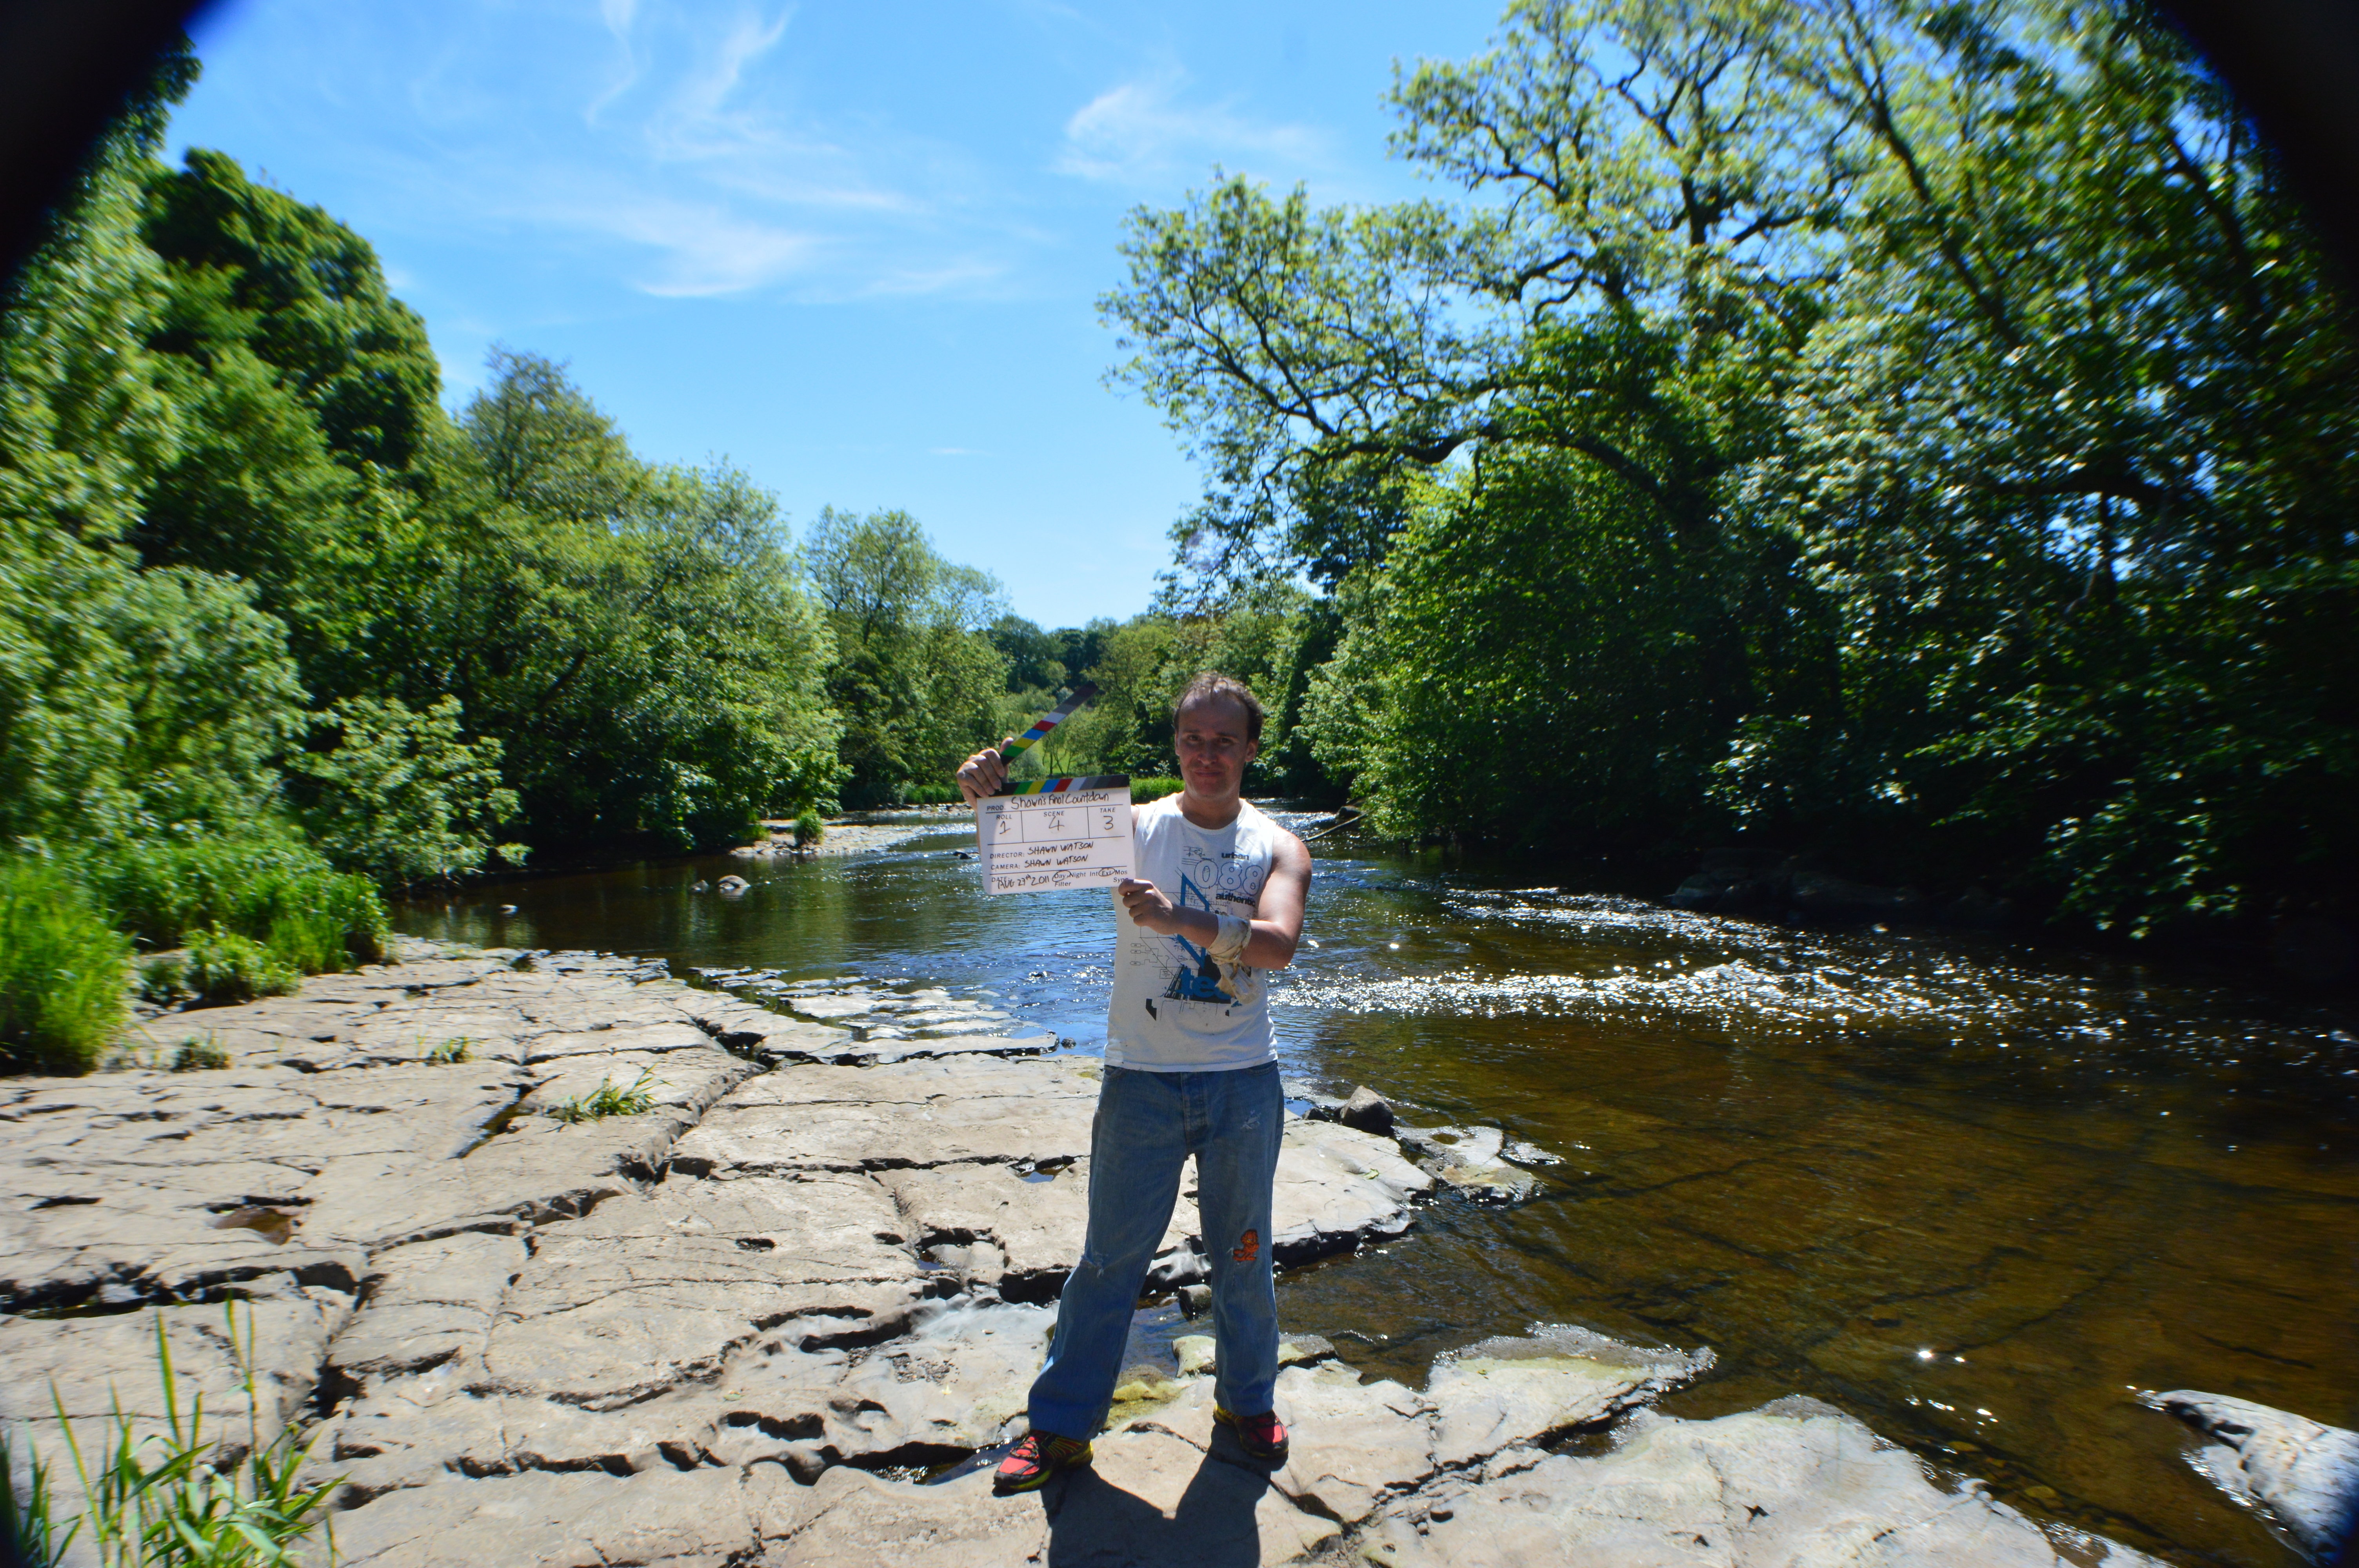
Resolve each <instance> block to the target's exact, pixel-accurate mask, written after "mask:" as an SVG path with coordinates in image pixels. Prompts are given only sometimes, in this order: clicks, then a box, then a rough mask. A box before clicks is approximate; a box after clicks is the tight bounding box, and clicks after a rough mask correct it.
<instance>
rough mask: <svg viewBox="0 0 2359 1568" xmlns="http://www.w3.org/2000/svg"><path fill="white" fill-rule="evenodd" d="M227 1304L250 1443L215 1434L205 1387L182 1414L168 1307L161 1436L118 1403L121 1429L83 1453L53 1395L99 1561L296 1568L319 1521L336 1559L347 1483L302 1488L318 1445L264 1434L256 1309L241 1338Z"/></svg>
mask: <svg viewBox="0 0 2359 1568" xmlns="http://www.w3.org/2000/svg"><path fill="white" fill-rule="evenodd" d="M224 1311H225V1312H226V1314H227V1316H228V1321H229V1343H230V1345H231V1347H232V1348H233V1350H234V1351H235V1352H236V1354H237V1356H238V1359H239V1363H240V1366H241V1368H242V1369H243V1370H244V1372H245V1397H246V1410H247V1431H246V1435H245V1443H244V1444H234V1443H232V1442H230V1441H228V1440H225V1439H223V1438H219V1437H208V1436H207V1435H206V1433H205V1430H204V1413H205V1411H204V1398H203V1396H202V1395H199V1396H197V1399H196V1400H195V1401H194V1402H193V1403H192V1404H191V1405H190V1408H189V1410H188V1412H187V1414H186V1415H185V1416H184V1415H183V1414H182V1413H181V1409H180V1390H179V1385H178V1383H177V1382H176V1381H175V1380H174V1379H173V1376H172V1347H171V1344H170V1342H169V1341H168V1339H167V1338H166V1337H165V1333H164V1319H163V1316H162V1314H158V1315H157V1318H156V1362H157V1375H158V1378H159V1379H161V1380H162V1383H163V1389H164V1410H165V1430H164V1431H163V1432H161V1433H151V1434H149V1435H148V1436H147V1437H144V1438H136V1439H135V1438H134V1437H133V1435H132V1431H133V1426H132V1418H131V1417H130V1416H129V1415H128V1414H126V1413H125V1411H124V1410H123V1408H122V1405H121V1403H120V1402H119V1401H118V1402H117V1404H116V1406H115V1411H114V1421H113V1422H112V1426H113V1430H112V1431H111V1432H110V1433H108V1434H107V1438H106V1441H105V1443H104V1444H103V1446H101V1447H100V1448H98V1449H97V1450H96V1451H95V1452H94V1453H93V1454H92V1456H91V1459H90V1460H85V1458H84V1455H83V1452H82V1442H81V1439H80V1438H79V1437H78V1436H77V1435H76V1433H75V1432H74V1428H73V1422H71V1420H70V1419H68V1417H67V1415H66V1412H65V1406H64V1404H63V1403H62V1401H60V1400H58V1399H57V1397H56V1390H54V1389H52V1390H51V1403H52V1404H53V1405H55V1406H56V1408H57V1412H58V1424H59V1426H60V1428H61V1429H62V1430H63V1432H64V1433H65V1437H66V1443H67V1445H68V1447H69V1449H70V1451H71V1454H72V1455H73V1462H74V1469H75V1471H76V1473H77V1474H79V1475H80V1476H81V1477H82V1492H83V1495H84V1497H85V1498H86V1499H87V1511H86V1512H85V1513H84V1514H83V1516H82V1522H83V1523H87V1524H88V1525H90V1527H91V1545H92V1548H94V1549H95V1551H96V1552H97V1555H98V1561H99V1563H100V1564H101V1565H102V1568H183V1565H185V1568H292V1565H293V1564H295V1563H299V1562H302V1561H305V1560H307V1558H308V1554H301V1555H299V1548H301V1547H302V1546H303V1544H304V1543H305V1542H306V1541H308V1540H309V1539H310V1536H311V1535H312V1534H313V1533H314V1532H315V1531H318V1530H321V1529H322V1527H326V1528H327V1530H328V1532H329V1535H330V1552H331V1555H332V1552H333V1527H332V1525H330V1524H329V1522H328V1501H329V1498H332V1496H333V1495H334V1493H335V1491H336V1488H337V1487H340V1486H342V1477H341V1476H337V1477H331V1478H329V1479H325V1480H321V1481H317V1482H314V1483H313V1484H311V1485H310V1486H309V1487H304V1486H299V1485H298V1483H297V1476H299V1474H300V1472H301V1471H302V1470H303V1467H304V1465H306V1463H307V1462H308V1461H309V1460H310V1453H311V1444H310V1440H306V1439H299V1438H298V1436H297V1435H296V1433H295V1431H294V1429H293V1428H292V1427H287V1428H283V1429H281V1430H280V1431H279V1432H278V1433H277V1435H276V1436H274V1437H273V1438H272V1439H271V1440H270V1441H269V1442H267V1443H265V1442H263V1441H262V1433H261V1415H260V1411H261V1406H262V1399H263V1395H262V1390H261V1388H260V1386H259V1379H258V1376H257V1374H256V1371H255V1357H254V1318H253V1314H252V1312H251V1310H250V1309H249V1311H248V1313H247V1316H246V1322H245V1337H244V1339H243V1341H241V1340H240V1337H239V1334H238V1322H237V1306H236V1303H234V1302H233V1303H229V1305H228V1306H227V1307H226V1308H225V1309H224ZM241 1447H242V1448H243V1450H244V1452H243V1453H242V1454H241V1453H240V1452H239V1450H240V1448H241ZM93 1461H94V1464H95V1468H94V1469H93V1467H92V1462H93Z"/></svg>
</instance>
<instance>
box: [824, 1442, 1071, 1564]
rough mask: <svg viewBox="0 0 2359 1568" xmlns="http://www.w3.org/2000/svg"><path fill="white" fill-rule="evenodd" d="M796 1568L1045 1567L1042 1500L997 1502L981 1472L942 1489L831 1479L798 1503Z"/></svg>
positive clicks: (848, 1472)
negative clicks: (887, 1566)
mask: <svg viewBox="0 0 2359 1568" xmlns="http://www.w3.org/2000/svg"><path fill="white" fill-rule="evenodd" d="M795 1500H796V1501H797V1502H798V1503H799V1505H800V1507H799V1513H798V1515H797V1518H796V1520H795V1523H794V1526H793V1542H792V1546H793V1554H792V1555H791V1556H786V1557H781V1558H779V1559H778V1560H777V1561H778V1562H779V1563H781V1564H784V1563H791V1564H793V1568H874V1565H875V1564H878V1563H895V1564H908V1565H909V1568H918V1565H919V1564H924V1565H925V1568H1031V1565H1033V1564H1037V1563H1041V1562H1043V1561H1047V1560H1048V1551H1049V1521H1048V1519H1047V1517H1046V1514H1045V1512H1044V1504H1045V1502H1046V1499H1045V1498H1037V1497H1035V1498H995V1497H994V1496H992V1495H991V1479H990V1477H989V1476H988V1475H986V1474H984V1472H982V1471H980V1470H978V1471H977V1472H975V1473H974V1474H972V1475H967V1476H959V1477H957V1478H956V1479H954V1480H951V1481H946V1482H944V1483H942V1484H940V1485H938V1486H929V1487H920V1486H912V1485H910V1484H909V1483H908V1482H906V1481H888V1480H886V1479H885V1478H884V1477H883V1476H872V1475H869V1474H867V1473H865V1472H864V1471H860V1470H853V1469H848V1468H842V1467H839V1468H836V1469H832V1470H829V1471H827V1472H826V1473H825V1474H824V1475H822V1476H820V1477H819V1479H818V1480H817V1481H816V1482H815V1483H813V1484H812V1486H811V1487H810V1490H809V1491H808V1492H806V1493H804V1494H803V1495H802V1496H801V1497H800V1498H797V1499H795Z"/></svg>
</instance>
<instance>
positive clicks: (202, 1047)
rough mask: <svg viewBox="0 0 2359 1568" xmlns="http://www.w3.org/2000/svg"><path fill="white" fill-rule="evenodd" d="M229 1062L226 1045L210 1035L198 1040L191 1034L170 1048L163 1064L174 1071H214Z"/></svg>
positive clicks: (234, 998)
mask: <svg viewBox="0 0 2359 1568" xmlns="http://www.w3.org/2000/svg"><path fill="white" fill-rule="evenodd" d="M223 1000H245V999H244V998H239V997H234V996H231V997H224V998H223ZM229 1064H230V1055H229V1051H228V1048H227V1047H225V1046H223V1044H221V1043H220V1042H219V1041H217V1040H214V1039H212V1038H211V1037H207V1038H205V1039H202V1040H200V1039H198V1038H197V1037H196V1036H195V1035H193V1034H192V1035H190V1037H189V1038H188V1039H186V1040H183V1041H181V1042H180V1043H179V1044H178V1045H176V1046H174V1047H173V1048H172V1056H171V1060H170V1061H168V1063H166V1064H165V1066H166V1070H167V1071H169V1072H174V1073H215V1072H219V1071H220V1070H221V1069H223V1067H226V1066H228V1065H229Z"/></svg>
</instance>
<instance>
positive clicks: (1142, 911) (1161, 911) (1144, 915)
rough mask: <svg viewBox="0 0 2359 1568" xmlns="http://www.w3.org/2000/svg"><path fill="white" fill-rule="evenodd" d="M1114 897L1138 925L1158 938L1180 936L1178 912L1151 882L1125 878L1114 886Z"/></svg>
mask: <svg viewBox="0 0 2359 1568" xmlns="http://www.w3.org/2000/svg"><path fill="white" fill-rule="evenodd" d="M1114 897H1116V898H1118V899H1120V900H1122V906H1123V908H1124V909H1125V910H1127V911H1129V912H1130V918H1131V919H1132V921H1133V922H1135V923H1136V924H1137V925H1140V926H1143V927H1144V928H1146V929H1147V930H1149V931H1152V932H1154V933H1155V934H1156V935H1158V936H1177V935H1180V911H1179V910H1178V908H1177V907H1175V906H1174V905H1173V904H1172V903H1171V901H1170V900H1169V899H1168V898H1166V897H1164V896H1163V890H1162V889H1161V888H1158V887H1157V886H1156V885H1155V884H1154V883H1153V882H1148V881H1140V880H1139V879H1138V878H1136V877H1130V878H1127V879H1125V880H1124V881H1120V882H1117V883H1115V884H1114Z"/></svg>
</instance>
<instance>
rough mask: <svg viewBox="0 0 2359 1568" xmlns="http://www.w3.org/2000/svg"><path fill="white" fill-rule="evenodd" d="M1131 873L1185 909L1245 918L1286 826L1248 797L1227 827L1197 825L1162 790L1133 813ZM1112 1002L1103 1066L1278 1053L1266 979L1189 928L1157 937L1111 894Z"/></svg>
mask: <svg viewBox="0 0 2359 1568" xmlns="http://www.w3.org/2000/svg"><path fill="white" fill-rule="evenodd" d="M1132 823H1133V833H1134V837H1135V838H1136V845H1137V868H1138V869H1137V875H1138V876H1140V877H1142V878H1144V879H1145V880H1146V881H1151V882H1153V883H1154V884H1155V885H1156V886H1157V887H1158V888H1160V889H1161V890H1162V891H1163V894H1164V896H1165V897H1167V898H1169V900H1170V901H1171V902H1172V903H1175V904H1177V905H1179V906H1180V908H1182V909H1208V910H1211V911H1212V912H1213V913H1215V914H1234V915H1236V916H1237V917H1239V918H1240V919H1244V920H1251V919H1252V918H1253V917H1254V914H1255V913H1256V911H1257V910H1258V909H1259V908H1260V906H1261V890H1262V887H1263V885H1264V884H1265V883H1266V882H1267V881H1269V871H1270V867H1271V866H1272V865H1273V864H1274V863H1275V862H1276V860H1277V846H1278V843H1279V840H1280V836H1281V835H1282V834H1284V832H1285V831H1286V830H1285V829H1284V828H1282V827H1278V825H1277V823H1275V822H1272V821H1271V820H1270V819H1269V818H1268V816H1266V815H1264V814H1263V813H1262V812H1261V811H1260V810H1258V809H1257V808H1256V807H1255V806H1253V805H1252V804H1251V803H1250V802H1244V801H1240V802H1239V803H1238V809H1237V816H1236V820H1235V821H1234V822H1232V823H1230V824H1229V825H1228V826H1227V827H1197V826H1196V825H1195V824H1194V823H1192V822H1190V821H1189V820H1188V819H1187V818H1186V817H1185V816H1181V815H1180V797H1179V796H1178V795H1166V796H1165V797H1164V798H1163V799H1161V800H1158V801H1153V802H1150V803H1148V804H1147V805H1146V806H1140V807H1139V808H1138V809H1137V810H1136V812H1135V813H1134V814H1133V816H1132ZM1105 1059H1106V1065H1108V1066H1113V1067H1133V1068H1137V1069H1139V1070H1141V1071H1144V1072H1149V1073H1204V1072H1220V1071H1223V1070H1226V1069H1229V1068H1234V1067H1258V1066H1260V1065H1262V1064H1263V1063H1265V1062H1274V1061H1276V1060H1277V1046H1276V1044H1275V1042H1274V1037H1273V1036H1272V1034H1271V1032H1270V1026H1269V980H1268V977H1266V975H1264V974H1263V973H1262V971H1261V970H1259V969H1255V968H1247V967H1245V965H1242V964H1237V965H1223V964H1221V963H1219V962H1218V961H1217V960H1215V959H1214V958H1213V957H1212V955H1211V954H1210V953H1208V952H1207V951H1205V950H1204V948H1203V947H1202V946H1199V945H1198V944H1197V943H1195V942H1193V941H1191V940H1190V939H1189V938H1187V937H1185V936H1163V935H1158V934H1157V933H1155V932H1152V931H1149V930H1147V929H1146V928H1145V927H1144V926H1141V925H1138V924H1137V923H1136V922H1135V921H1133V920H1132V919H1131V918H1130V913H1129V911H1127V910H1125V909H1124V908H1123V906H1122V900H1121V898H1120V897H1118V896H1117V897H1116V898H1115V899H1114V1001H1113V1003H1112V1005H1111V1006H1109V1007H1108V1008H1107V1010H1106V1058H1105Z"/></svg>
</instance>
